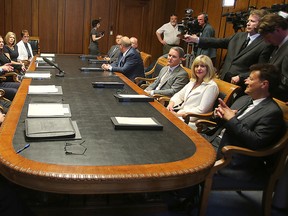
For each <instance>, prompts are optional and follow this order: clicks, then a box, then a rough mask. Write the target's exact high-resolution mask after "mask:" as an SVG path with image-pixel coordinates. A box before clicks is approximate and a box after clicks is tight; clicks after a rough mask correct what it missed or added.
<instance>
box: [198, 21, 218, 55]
mask: <svg viewBox="0 0 288 216" xmlns="http://www.w3.org/2000/svg"><path fill="white" fill-rule="evenodd" d="M200 37H208V38H209V37H215V30H214V29H213V28H212V26H211V25H210V24H209V23H206V24H205V26H204V28H203V30H202V32H201V35H200ZM199 55H207V56H209V57H210V58H216V49H215V48H201V47H198V49H197V52H196V56H199Z"/></svg>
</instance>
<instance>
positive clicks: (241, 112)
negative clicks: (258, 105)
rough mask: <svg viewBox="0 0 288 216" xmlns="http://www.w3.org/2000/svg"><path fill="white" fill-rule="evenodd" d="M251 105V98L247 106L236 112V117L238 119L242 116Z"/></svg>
mask: <svg viewBox="0 0 288 216" xmlns="http://www.w3.org/2000/svg"><path fill="white" fill-rule="evenodd" d="M252 104H253V100H252V98H251V99H250V100H249V101H248V102H247V104H245V105H244V106H243V107H242V108H241V109H240V110H238V112H237V113H236V116H237V117H238V118H239V117H240V116H241V115H243V114H244V112H245V110H246V109H247V108H248V107H249V106H250V105H252Z"/></svg>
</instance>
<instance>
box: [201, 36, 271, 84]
mask: <svg viewBox="0 0 288 216" xmlns="http://www.w3.org/2000/svg"><path fill="white" fill-rule="evenodd" d="M247 37H248V33H247V32H238V33H236V34H234V35H232V36H231V37H229V38H202V37H201V38H200V40H199V44H198V46H199V47H202V48H207V47H214V48H224V49H227V54H226V57H225V61H224V64H223V66H222V68H221V70H220V74H221V79H222V80H223V79H224V77H225V75H226V73H228V72H230V73H231V74H232V75H233V76H237V75H239V76H240V78H241V81H242V82H243V81H244V79H246V78H247V77H248V76H249V67H250V66H251V65H253V64H256V63H265V62H268V60H269V57H270V55H271V53H272V51H273V46H271V45H268V44H266V43H265V42H264V40H263V38H262V37H261V36H259V37H257V38H256V39H255V40H253V42H252V43H251V44H249V46H247V47H246V48H245V49H243V50H242V51H241V52H239V51H240V48H241V46H242V44H243V43H244V41H245V40H246V39H247ZM226 81H229V82H230V80H226Z"/></svg>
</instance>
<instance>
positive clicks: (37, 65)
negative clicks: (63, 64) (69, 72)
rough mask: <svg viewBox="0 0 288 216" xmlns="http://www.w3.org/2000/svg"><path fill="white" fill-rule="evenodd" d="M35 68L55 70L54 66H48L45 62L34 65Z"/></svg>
mask: <svg viewBox="0 0 288 216" xmlns="http://www.w3.org/2000/svg"><path fill="white" fill-rule="evenodd" d="M54 64H55V65H56V66H58V64H56V63H54ZM36 67H37V68H44V69H45V68H48V69H49V68H55V66H53V65H49V64H48V63H46V62H37V63H36Z"/></svg>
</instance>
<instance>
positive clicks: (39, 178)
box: [0, 55, 216, 194]
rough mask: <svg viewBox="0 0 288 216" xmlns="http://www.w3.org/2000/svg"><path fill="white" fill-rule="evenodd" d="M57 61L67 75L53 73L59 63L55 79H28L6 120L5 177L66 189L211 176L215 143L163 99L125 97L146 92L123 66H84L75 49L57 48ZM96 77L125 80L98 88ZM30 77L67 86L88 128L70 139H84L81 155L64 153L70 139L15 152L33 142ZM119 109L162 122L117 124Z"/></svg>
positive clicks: (181, 183)
mask: <svg viewBox="0 0 288 216" xmlns="http://www.w3.org/2000/svg"><path fill="white" fill-rule="evenodd" d="M55 62H56V63H57V64H58V66H59V67H60V68H61V69H62V70H64V71H65V77H55V76H54V74H55V73H57V70H55V69H48V70H49V71H50V72H51V73H52V78H51V79H48V80H31V79H23V81H22V83H21V86H20V89H19V90H18V93H17V95H16V97H15V99H14V100H13V103H12V106H11V108H10V110H9V112H8V114H7V115H6V119H5V121H4V123H3V124H2V126H1V128H0V142H1V144H0V172H1V174H2V175H3V176H4V177H6V178H7V179H9V180H10V181H12V182H14V183H16V184H18V185H21V186H24V187H27V188H32V189H35V190H40V191H46V192H55V193H67V194H113V193H137V192H155V191H167V190H174V189H179V188H184V187H189V186H192V185H195V184H198V183H200V182H202V181H203V180H204V179H205V177H206V175H207V173H208V172H209V170H210V168H211V167H212V166H213V164H214V162H215V158H216V155H215V151H214V149H213V148H212V147H211V145H210V144H209V143H208V142H207V141H206V140H205V139H204V138H202V137H201V136H200V135H199V134H197V132H195V131H193V130H192V129H191V128H190V127H189V126H187V125H186V124H185V123H184V122H182V121H181V120H180V119H178V118H177V117H175V116H174V115H173V114H171V113H170V112H168V111H167V109H166V108H165V107H163V106H162V105H161V104H159V103H158V102H157V101H154V102H119V101H118V100H117V99H116V98H115V97H114V96H113V95H114V94H115V93H119V92H121V93H138V94H143V93H144V91H143V90H142V89H140V88H139V87H138V86H137V85H135V84H134V83H133V82H131V81H130V80H129V79H127V78H126V77H125V76H124V75H123V74H121V73H111V72H81V71H80V70H79V68H80V67H82V66H89V64H88V61H87V60H85V59H81V58H79V56H76V55H75V56H74V55H57V56H56V59H55ZM30 69H31V70H34V69H35V65H34V64H32V65H30ZM35 70H40V69H38V68H36V69H35ZM93 81H120V82H124V83H125V87H124V89H112V88H110V89H107V88H102V89H101V88H93V87H92V85H91V82H93ZM30 84H33V85H46V84H54V85H58V86H62V89H63V96H62V98H61V101H62V103H67V104H69V105H70V108H71V113H72V117H71V118H72V120H75V121H76V122H77V125H78V128H79V130H80V133H81V136H82V140H73V141H69V143H74V144H77V143H78V144H79V143H81V142H83V141H85V142H84V143H83V145H84V146H85V147H86V148H87V150H86V152H85V153H84V154H83V155H69V154H68V155H67V154H65V150H64V147H65V145H66V143H67V142H68V141H67V142H66V141H34V142H29V144H30V147H29V148H27V149H25V150H24V151H22V152H21V153H19V154H16V150H17V149H20V148H22V147H23V146H24V145H25V144H27V141H26V140H25V136H24V121H25V119H26V118H27V107H28V104H29V103H31V102H32V101H33V96H31V95H28V86H29V85H30ZM43 98H44V99H45V100H46V98H45V96H43ZM43 98H42V99H43ZM34 99H35V98H34ZM50 99H51V98H48V97H47V100H50ZM113 116H129V117H154V118H155V119H157V121H159V122H160V123H161V124H162V125H163V130H160V131H156V130H155V131H154V130H115V129H114V127H113V124H112V122H111V119H110V117H113Z"/></svg>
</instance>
